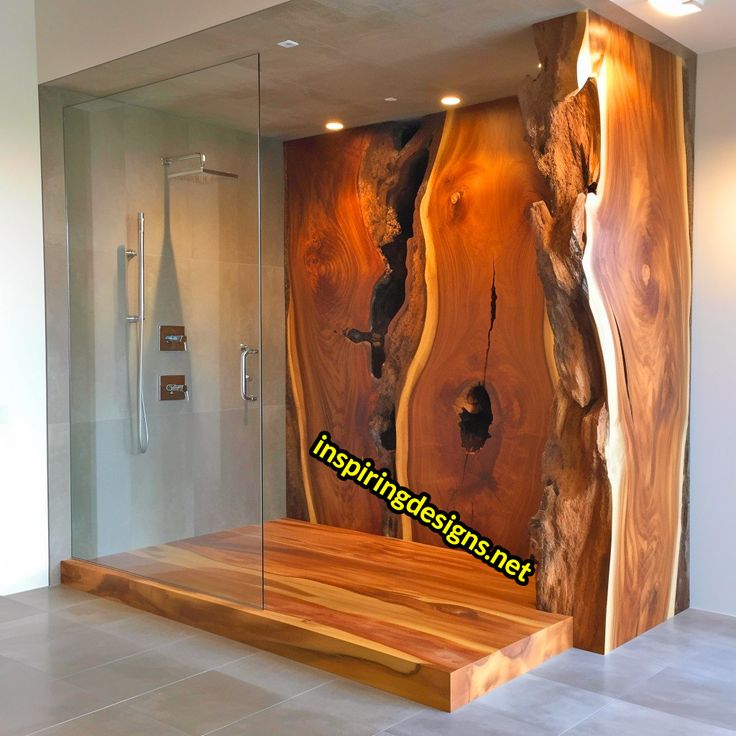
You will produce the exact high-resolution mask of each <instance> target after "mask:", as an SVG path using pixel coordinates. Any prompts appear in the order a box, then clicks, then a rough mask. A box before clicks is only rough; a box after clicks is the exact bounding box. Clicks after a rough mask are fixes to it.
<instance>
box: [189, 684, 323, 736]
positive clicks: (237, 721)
mask: <svg viewBox="0 0 736 736" xmlns="http://www.w3.org/2000/svg"><path fill="white" fill-rule="evenodd" d="M336 679H337V678H333V679H332V680H327V682H321V683H320V684H319V685H315V686H314V687H310V688H307V689H306V690H302V692H300V693H296V694H294V695H290V696H289V697H288V698H284V699H283V700H279V702H278V703H272V704H271V705H267V706H266V707H265V708H260V709H259V710H255V711H253V712H252V713H248V715H247V716H243V717H242V718H238V719H237V720H235V721H232V722H231V723H226V724H225V725H224V726H218V727H217V728H216V729H214V730H212V731H207V732H205V733H203V734H201V736H212V734H216V733H217V732H218V731H222V730H223V729H224V728H230V726H234V725H235V724H236V723H242V722H243V721H247V720H248V719H249V718H252V717H253V716H257V715H258V714H259V713H264V712H265V711H267V710H271V709H272V708H275V707H276V706H278V705H283V704H284V703H288V702H289V701H290V700H294V698H298V697H300V696H302V695H306V694H307V693H311V692H312V691H314V690H319V689H320V688H321V687H324V686H325V685H329V684H330V683H331V682H334V681H335V680H336Z"/></svg>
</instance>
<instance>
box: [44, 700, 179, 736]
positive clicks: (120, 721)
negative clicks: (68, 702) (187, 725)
mask: <svg viewBox="0 0 736 736" xmlns="http://www.w3.org/2000/svg"><path fill="white" fill-rule="evenodd" d="M39 736H41V734H39ZM43 736H185V735H184V732H183V731H179V730H178V729H176V728H174V727H173V726H167V725H166V724H165V723H161V722H159V721H156V720H154V719H153V718H149V717H148V716H147V715H144V714H143V713H138V711H135V710H133V709H132V708H128V707H127V706H125V705H117V706H113V707H111V708H105V709H104V710H99V711H97V712H96V713H90V714H89V715H86V716H82V717H81V718H75V719H74V720H73V721H69V722H67V723H63V724H61V725H59V726H54V727H53V728H50V729H48V730H47V731H44V732H43Z"/></svg>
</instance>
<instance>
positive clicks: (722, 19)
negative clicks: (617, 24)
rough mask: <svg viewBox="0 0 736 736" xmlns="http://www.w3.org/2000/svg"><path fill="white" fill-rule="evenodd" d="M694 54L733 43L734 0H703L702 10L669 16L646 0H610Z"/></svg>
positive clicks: (735, 28) (735, 33)
mask: <svg viewBox="0 0 736 736" xmlns="http://www.w3.org/2000/svg"><path fill="white" fill-rule="evenodd" d="M613 2H615V3H616V4H617V5H620V6H621V7H622V8H625V9H626V10H627V11H628V12H629V13H631V14H633V15H635V16H636V17H638V18H641V19H642V20H643V21H646V22H647V23H649V24H650V25H652V26H654V27H655V28H658V29H659V30H661V31H662V32H664V33H666V34H667V35H668V36H670V37H671V38H674V39H676V40H677V41H679V42H680V43H682V44H684V45H685V46H687V47H688V48H691V49H692V50H693V51H695V52H696V53H698V54H704V53H707V52H709V51H718V50H720V49H726V48H733V47H736V0H705V5H704V7H703V10H702V12H700V13H695V14H693V15H687V16H684V17H682V18H671V17H668V16H666V15H663V14H662V13H660V12H658V11H657V10H655V9H654V8H653V7H652V6H651V5H650V4H649V1H648V0H613Z"/></svg>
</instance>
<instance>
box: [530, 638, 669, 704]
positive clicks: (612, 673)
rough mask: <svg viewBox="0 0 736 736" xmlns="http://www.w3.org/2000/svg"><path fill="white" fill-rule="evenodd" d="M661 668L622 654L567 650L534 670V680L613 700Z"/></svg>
mask: <svg viewBox="0 0 736 736" xmlns="http://www.w3.org/2000/svg"><path fill="white" fill-rule="evenodd" d="M661 669H662V665H661V664H659V663H658V662H647V661H646V660H643V659H640V658H637V657H630V656H626V655H618V656H615V657H614V656H613V654H609V655H607V656H605V657H604V656H602V655H600V654H593V653H592V652H585V651H582V650H581V649H568V650H567V651H566V652H563V653H562V654H560V655H558V656H557V657H554V658H552V659H550V660H548V661H547V662H545V663H544V664H542V665H540V666H539V667H537V668H536V669H535V670H534V675H535V676H536V677H544V678H546V679H549V680H555V681H556V682H562V683H564V684H566V685H571V686H572V687H577V688H581V689H583V690H590V691H592V692H596V693H600V694H602V695H609V696H611V697H616V696H618V695H620V694H621V693H623V692H626V691H627V690H629V689H630V688H631V687H633V686H634V685H636V684H637V683H639V682H644V681H645V680H646V679H648V678H649V677H651V676H652V675H654V674H656V673H657V672H659V671H660V670H661Z"/></svg>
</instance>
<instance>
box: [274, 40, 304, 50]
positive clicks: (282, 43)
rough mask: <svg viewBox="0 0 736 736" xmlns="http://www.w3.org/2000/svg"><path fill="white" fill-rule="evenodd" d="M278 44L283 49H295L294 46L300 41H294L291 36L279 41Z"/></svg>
mask: <svg viewBox="0 0 736 736" xmlns="http://www.w3.org/2000/svg"><path fill="white" fill-rule="evenodd" d="M276 45H277V46H281V48H282V49H293V48H294V46H298V45H299V41H292V40H291V39H290V38H287V39H286V41H279V42H278V43H277V44H276Z"/></svg>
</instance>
